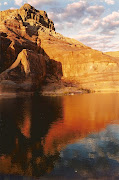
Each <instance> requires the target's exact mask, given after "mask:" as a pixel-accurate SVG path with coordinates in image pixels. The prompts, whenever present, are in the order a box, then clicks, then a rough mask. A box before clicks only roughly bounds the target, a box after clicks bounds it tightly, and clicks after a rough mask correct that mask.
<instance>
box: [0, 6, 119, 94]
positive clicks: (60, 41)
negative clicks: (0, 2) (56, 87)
mask: <svg viewBox="0 0 119 180" xmlns="http://www.w3.org/2000/svg"><path fill="white" fill-rule="evenodd" d="M0 17H1V19H0V35H1V41H0V46H1V49H0V73H1V74H0V84H1V85H0V87H2V90H3V91H4V89H5V87H10V88H11V89H12V88H13V89H15V90H16V89H17V90H19V89H26V90H36V89H39V87H41V86H42V83H48V82H49V83H50V82H52V83H53V82H54V81H57V82H59V80H60V82H61V81H63V82H71V84H76V85H77V88H78V89H88V90H91V91H118V90H119V58H118V57H112V56H109V55H107V54H104V53H102V52H100V51H96V50H93V49H91V48H90V47H87V46H85V45H83V44H82V43H80V42H79V41H77V40H74V39H70V38H66V37H64V36H62V35H61V34H59V33H56V32H55V28H54V24H53V22H52V20H50V19H49V18H48V16H47V14H46V12H45V11H39V10H36V9H35V8H34V7H32V6H31V5H29V4H24V6H22V7H21V8H20V9H16V10H7V11H1V12H0ZM116 56H118V55H116Z"/></svg>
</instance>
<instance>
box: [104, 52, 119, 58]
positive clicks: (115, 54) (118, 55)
mask: <svg viewBox="0 0 119 180" xmlns="http://www.w3.org/2000/svg"><path fill="white" fill-rule="evenodd" d="M105 54H107V55H109V56H112V57H119V51H112V52H106V53H105Z"/></svg>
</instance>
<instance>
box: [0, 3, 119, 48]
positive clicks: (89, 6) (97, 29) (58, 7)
mask: <svg viewBox="0 0 119 180" xmlns="http://www.w3.org/2000/svg"><path fill="white" fill-rule="evenodd" d="M25 2H27V3H29V4H31V5H33V6H34V7H35V8H36V9H39V10H41V9H42V10H45V11H46V12H47V13H48V16H49V18H51V19H52V20H53V21H54V23H55V27H56V31H57V32H59V33H61V34H63V35H65V36H67V37H72V38H75V39H77V40H79V41H81V42H82V43H84V44H85V45H88V46H90V47H92V48H94V49H97V50H101V51H119V0H0V10H6V9H9V8H19V7H20V6H21V5H23V4H24V3H25Z"/></svg>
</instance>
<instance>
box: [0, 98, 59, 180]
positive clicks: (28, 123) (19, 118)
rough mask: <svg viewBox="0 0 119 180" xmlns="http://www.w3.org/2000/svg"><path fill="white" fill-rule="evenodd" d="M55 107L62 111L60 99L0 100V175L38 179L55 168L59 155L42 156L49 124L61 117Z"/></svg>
mask: <svg viewBox="0 0 119 180" xmlns="http://www.w3.org/2000/svg"><path fill="white" fill-rule="evenodd" d="M56 107H57V108H58V110H59V109H61V99H59V100H58V101H57V100H56V99H52V98H42V97H31V98H29V97H28V98H14V99H3V100H2V99H1V101H0V114H1V117H0V120H1V121H0V173H3V174H16V175H24V176H35V177H39V176H41V175H44V174H46V173H48V172H50V171H51V170H52V169H53V168H54V163H55V161H56V160H57V159H58V157H59V152H57V154H55V155H53V156H52V155H51V156H46V155H44V152H43V147H42V143H43V142H42V141H43V137H45V135H46V134H47V132H48V129H49V126H50V124H51V123H52V122H53V121H55V120H56V119H57V117H59V116H61V115H62V112H61V111H58V110H57V108H56ZM50 108H51V109H50ZM46 112H47V113H46ZM58 112H60V115H59V114H58Z"/></svg>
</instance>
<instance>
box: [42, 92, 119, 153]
mask: <svg viewBox="0 0 119 180" xmlns="http://www.w3.org/2000/svg"><path fill="white" fill-rule="evenodd" d="M118 107H119V94H101V95H100V94H87V95H80V96H71V97H68V96H65V97H64V98H63V110H64V116H63V120H62V121H58V122H56V123H54V124H53V125H52V127H51V128H50V129H49V132H48V134H47V136H46V139H45V145H44V151H45V153H46V154H55V152H57V151H60V150H61V149H62V148H63V147H65V146H66V145H67V144H69V143H72V142H75V141H77V139H80V138H82V137H85V136H87V135H88V134H90V133H93V132H99V131H101V130H102V129H103V128H105V127H106V126H107V125H108V124H113V123H119V121H118V122H117V121H116V120H118V119H119V111H118Z"/></svg>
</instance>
